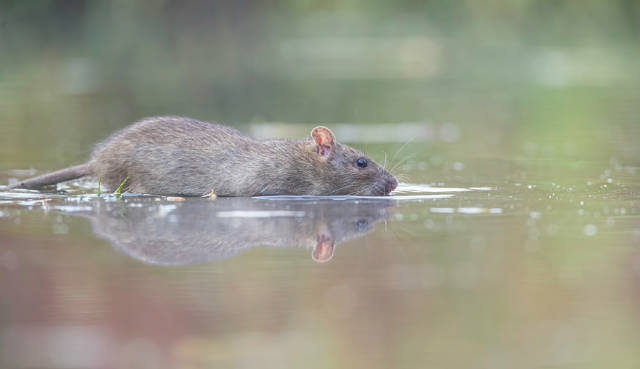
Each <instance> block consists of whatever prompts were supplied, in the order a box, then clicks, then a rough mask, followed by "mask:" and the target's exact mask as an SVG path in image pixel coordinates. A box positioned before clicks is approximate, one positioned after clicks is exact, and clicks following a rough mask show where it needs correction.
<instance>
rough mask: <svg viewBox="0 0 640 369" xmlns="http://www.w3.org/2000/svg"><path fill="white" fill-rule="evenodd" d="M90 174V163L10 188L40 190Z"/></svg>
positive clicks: (32, 179)
mask: <svg viewBox="0 0 640 369" xmlns="http://www.w3.org/2000/svg"><path fill="white" fill-rule="evenodd" d="M89 174H91V167H90V166H89V163H85V164H80V165H76V166H73V167H69V168H64V169H60V170H56V171H55V172H51V173H47V174H43V175H41V176H37V177H33V178H29V179H25V180H24V181H20V182H18V183H15V184H12V185H10V186H9V187H8V188H9V189H11V188H39V187H42V186H46V185H52V184H56V183H58V182H63V181H68V180H70V179H76V178H80V177H84V176H86V175H89Z"/></svg>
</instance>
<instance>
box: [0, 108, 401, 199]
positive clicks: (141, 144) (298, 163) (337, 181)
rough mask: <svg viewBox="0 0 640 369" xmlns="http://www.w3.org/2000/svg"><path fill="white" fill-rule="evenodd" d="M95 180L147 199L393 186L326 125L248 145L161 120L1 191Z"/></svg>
mask: <svg viewBox="0 0 640 369" xmlns="http://www.w3.org/2000/svg"><path fill="white" fill-rule="evenodd" d="M89 175H91V176H95V177H97V178H99V179H100V181H101V184H102V185H103V186H104V187H106V189H108V190H113V189H116V188H118V187H119V186H120V185H121V184H123V183H124V185H125V187H124V189H126V190H127V191H130V192H136V193H146V194H154V195H182V196H202V195H205V194H209V193H210V192H211V190H213V191H215V194H216V195H217V196H261V195H319V196H326V195H364V196H384V195H389V193H390V192H391V191H393V190H394V189H395V188H396V187H397V185H398V182H397V181H396V179H395V178H394V177H393V175H391V174H390V173H389V172H388V171H387V170H386V169H385V168H383V167H382V166H381V165H379V164H378V163H376V162H375V161H373V160H372V159H371V158H369V157H367V156H365V155H364V154H363V153H362V152H360V151H358V150H356V149H354V148H352V147H349V146H347V145H344V144H341V143H339V142H338V141H337V140H336V138H335V136H334V134H333V132H331V130H330V129H329V128H327V127H324V126H318V127H315V128H313V130H311V138H309V139H303V140H290V139H265V140H258V139H254V138H252V137H250V136H248V135H246V134H244V133H242V132H240V131H238V130H236V129H233V128H230V127H227V126H223V125H220V124H214V123H209V122H203V121H199V120H195V119H191V118H185V117H177V116H167V117H151V118H145V119H143V120H141V121H138V122H136V123H134V124H132V125H130V126H128V127H125V128H123V129H121V130H120V131H117V132H115V133H114V134H112V135H111V136H109V137H108V138H107V139H105V140H104V141H102V142H101V143H99V144H97V145H96V147H95V148H94V150H93V152H92V154H91V157H90V159H89V161H88V162H87V163H85V164H81V165H76V166H72V167H68V168H65V169H61V170H58V171H55V172H52V173H47V174H43V175H41V176H38V177H34V178H31V179H27V180H24V181H20V182H18V183H16V184H13V185H11V186H9V188H29V189H33V188H39V187H42V186H45V185H51V184H56V183H58V182H62V181H67V180H71V179H76V178H80V177H84V176H89Z"/></svg>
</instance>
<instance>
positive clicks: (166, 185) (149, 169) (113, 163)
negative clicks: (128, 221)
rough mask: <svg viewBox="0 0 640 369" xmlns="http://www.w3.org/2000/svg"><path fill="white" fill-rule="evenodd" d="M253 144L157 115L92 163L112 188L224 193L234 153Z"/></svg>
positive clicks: (225, 131) (117, 138) (225, 130)
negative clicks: (226, 176) (214, 191)
mask: <svg viewBox="0 0 640 369" xmlns="http://www.w3.org/2000/svg"><path fill="white" fill-rule="evenodd" d="M252 141H253V140H252V139H251V138H250V137H248V136H246V135H244V134H243V133H241V132H239V131H237V130H235V129H233V128H229V127H225V126H221V125H217V124H211V123H207V122H201V121H198V120H195V119H190V118H183V117H174V116H171V117H153V118H147V119H144V120H142V121H139V122H137V123H135V124H133V125H131V126H129V127H127V128H125V129H123V130H121V131H118V132H116V133H114V134H113V135H111V136H110V137H109V138H107V139H106V140H105V141H103V142H102V143H100V144H98V145H97V146H96V148H95V150H94V151H93V153H92V155H91V160H90V162H89V165H90V166H91V169H92V172H93V174H94V175H95V176H97V177H99V178H100V179H101V182H102V183H103V184H104V185H105V186H106V187H107V188H110V189H115V188H117V187H118V186H119V185H120V184H121V183H123V182H124V181H125V179H126V180H127V181H126V184H125V188H126V189H127V190H128V191H131V192H139V193H163V194H180V195H187V196H197V195H202V194H205V193H207V192H209V191H210V190H211V189H215V190H216V191H224V187H225V183H224V182H225V181H224V176H223V174H224V173H225V171H226V170H227V169H228V167H229V166H231V165H233V162H234V153H235V152H237V151H238V149H239V148H244V147H249V146H251V145H250V143H251V142H252Z"/></svg>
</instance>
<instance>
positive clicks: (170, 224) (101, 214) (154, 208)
mask: <svg viewBox="0 0 640 369" xmlns="http://www.w3.org/2000/svg"><path fill="white" fill-rule="evenodd" d="M394 204H395V202H394V201H392V200H384V199H381V200H358V201H356V200H344V201H335V200H324V199H316V200H268V199H260V198H219V199H217V200H216V201H207V200H202V199H187V200H186V201H183V202H165V201H162V202H158V201H154V199H146V200H143V201H140V200H136V201H126V202H125V201H111V202H108V201H105V202H103V201H101V202H99V203H98V204H97V206H96V207H95V209H93V211H92V212H91V213H92V214H91V215H89V218H90V219H91V221H92V224H93V230H94V232H95V233H96V234H97V235H98V236H100V237H102V238H104V239H106V240H108V241H109V242H111V244H113V246H114V247H116V248H117V249H118V250H120V251H122V252H124V253H126V254H127V255H129V256H131V257H133V258H135V259H138V260H140V261H143V262H145V263H148V264H155V265H186V264H196V263H204V262H208V261H213V260H219V259H226V258H229V257H232V256H234V255H236V254H238V253H240V252H242V251H244V250H248V249H250V248H252V247H255V246H276V247H304V248H307V249H309V250H311V257H312V258H313V260H315V261H317V262H326V261H329V260H331V258H332V257H333V254H334V251H335V248H336V246H337V245H338V244H340V243H342V242H344V241H346V240H348V239H351V238H355V237H361V236H363V235H365V234H366V233H368V232H370V231H371V230H372V229H373V226H374V225H375V224H376V223H377V222H379V221H381V220H384V219H387V218H388V216H389V213H390V208H391V207H392V206H394Z"/></svg>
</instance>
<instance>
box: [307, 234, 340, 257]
mask: <svg viewBox="0 0 640 369" xmlns="http://www.w3.org/2000/svg"><path fill="white" fill-rule="evenodd" d="M316 241H317V242H316V247H314V248H313V252H312V253H311V258H312V259H313V261H315V262H318V263H326V262H327V261H329V260H331V258H333V251H334V249H335V240H334V239H333V237H331V236H329V235H327V234H324V233H321V234H319V235H318V236H317V237H316Z"/></svg>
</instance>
